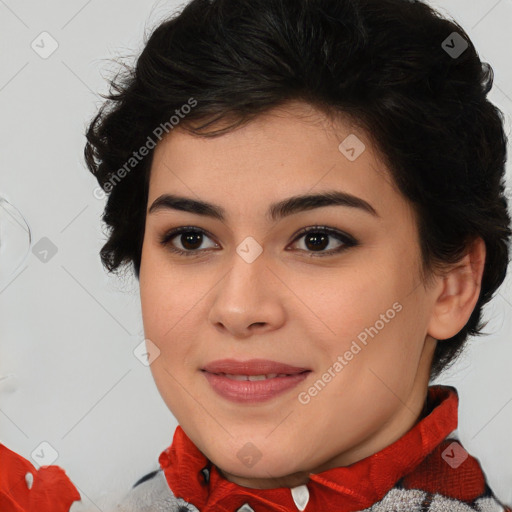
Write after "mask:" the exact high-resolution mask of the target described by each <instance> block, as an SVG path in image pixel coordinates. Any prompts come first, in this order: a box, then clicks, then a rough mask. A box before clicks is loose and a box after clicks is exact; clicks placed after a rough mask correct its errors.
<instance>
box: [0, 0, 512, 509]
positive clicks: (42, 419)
mask: <svg viewBox="0 0 512 512" xmlns="http://www.w3.org/2000/svg"><path fill="white" fill-rule="evenodd" d="M432 4H433V5H435V6H436V7H438V8H439V9H440V10H441V11H442V12H444V13H446V14H448V15H450V16H453V17H454V18H455V19H456V20H458V21H459V22H460V23H461V25H462V26H463V27H464V28H465V29H466V30H467V31H468V33H469V35H470V37H471V38H472V40H473V41H474V43H475V45H476V47H477V49H478V50H479V53H480V56H481V57H482V59H483V60H485V61H487V62H489V63H490V64H491V65H492V66H493V68H494V71H495V84H494V87H493V89H492V91H491V94H490V98H491V100H492V101H493V102H494V103H496V104H497V105H498V106H499V107H500V108H501V110H502V111H503V112H504V113H505V114H506V117H507V132H508V134H509V137H510V128H511V123H510V119H511V113H512V68H511V66H510V60H511V50H512V35H511V25H512V0H478V1H472V2H468V1H467V0H438V1H436V2H432ZM182 5H183V3H179V2H176V1H156V2H152V1H150V0H146V1H138V2H131V3H127V2H126V1H122V0H108V1H103V2H102V1H99V0H89V1H86V0H68V1H64V0H51V1H47V2H36V1H34V0H0V112H1V116H0V148H1V150H0V196H2V197H3V198H4V199H6V200H7V201H8V202H9V203H10V204H12V205H13V206H14V207H15V208H16V209H17V210H18V211H19V212H20V213H21V216H19V215H18V216H17V213H16V210H13V209H12V208H11V206H10V205H9V203H0V206H1V208H0V215H2V233H0V235H1V236H0V238H1V243H0V261H1V262H2V263H3V262H6V264H5V265H4V266H3V268H2V273H1V274H0V279H1V282H0V377H3V379H2V380H0V442H2V443H3V444H5V445H6V446H7V447H8V448H10V449H11V450H14V451H16V452H17V453H19V454H21V455H23V456H24V457H26V458H27V459H29V460H31V462H33V463H41V464H44V463H53V464H57V465H60V466H61V467H63V468H64V469H65V470H66V472H67V474H68V475H69V477H70V478H71V480H72V481H73V482H74V484H75V485H76V486H77V487H78V489H79V490H80V492H81V494H82V496H83V497H84V502H85V504H87V505H88V506H89V507H92V508H91V510H102V509H104V508H106V507H107V504H108V503H111V502H112V501H114V500H115V499H117V496H118V495H119V493H124V492H126V491H127V490H128V489H129V487H130V486H131V485H132V484H133V483H134V482H135V481H136V480H137V479H138V478H140V477H141V476H142V475H144V474H145V473H147V472H149V471H151V470H152V469H155V468H157V467H158V455H159V454H160V453H161V451H163V450H164V449H165V448H166V447H167V446H169V445H170V444H171V441H172V435H173V432H174V429H175V427H176V420H175V419H174V417H173V416H172V414H171V413H170V412H169V411H168V410H167V408H166V406H165V404H164V403H163V401H162V400H161V398H160V395H159V394H158V391H157V389H156V387H155V385H154V383H153V380H152V377H151V374H150V371H149V368H148V367H146V366H144V365H143V364H142V363H141V362H140V361H139V360H138V359H137V358H136V357H135V355H134V353H133V351H134V349H136V347H137V346H138V345H139V344H140V343H141V342H142V340H143V329H142V320H141V312H140V302H139V296H138V288H137V282H136V281H135V280H134V279H133V280H130V279H126V280H124V281H122V280H119V279H116V278H115V277H109V276H107V274H106V272H105V271H104V270H103V268H102V266H101V264H100V260H99V255H98V252H99V250H100V248H101V246H102V244H103V240H104V235H103V234H102V228H101V222H100V216H101V213H102V209H103V206H104V199H97V198H96V197H95V196H94V193H93V191H94V189H95V188H96V186H97V183H96V181H95V180H94V178H93V177H92V175H90V173H89V172H88V171H87V170H86V168H85V164H84V162H83V157H82V154H83V147H84V143H85V137H84V130H85V127H86V124H87V122H88V121H89V120H90V118H91V116H92V115H93V113H95V112H96V109H97V108H98V106H99V105H100V104H101V98H100V97H99V96H98V93H100V92H101V93H106V92H107V83H106V81H105V79H104V77H107V76H111V71H112V70H113V69H116V68H115V67H114V68H113V67H112V65H111V64H110V62H109V59H111V58H112V57H114V56H116V55H119V54H120V53H121V54H125V55H126V54H137V53H138V52H139V51H140V50H141V49H142V47H143V37H144V33H145V32H146V33H149V31H150V30H151V29H152V28H153V27H154V26H155V25H156V24H157V23H158V22H159V21H161V20H162V19H163V18H164V17H166V16H167V15H168V14H170V13H171V12H173V11H175V9H177V8H178V7H180V6H182ZM43 32H44V33H45V34H42V33H43ZM57 45H58V46H57ZM445 149H446V151H449V148H445ZM508 176H509V177H510V163H509V166H508ZM510 187H511V188H510V189H509V190H511V191H512V179H511V180H510ZM510 195H511V196H512V194H510ZM24 222H26V223H27V224H28V228H27V227H25V226H24ZM29 231H30V234H31V240H30V245H26V242H27V240H28V239H27V236H28V232H29ZM16 265H19V266H18V267H17V269H16V271H15V272H14V273H12V272H10V270H9V269H12V266H14V267H15V266H16ZM511 279H512V278H510V277H509V278H508V279H507V281H506V282H505V283H504V285H503V286H502V288H501V289H500V292H499V293H498V294H497V295H496V297H495V298H494V300H493V301H492V303H491V304H490V305H489V306H488V307H487V308H486V317H487V318H488V319H489V325H488V327H487V332H489V333H490V335H489V336H485V337H481V338H477V339H474V340H472V342H471V345H470V348H469V350H467V352H466V354H465V355H464V357H463V358H462V359H461V360H460V361H459V362H458V363H457V365H456V366H455V367H454V368H453V369H452V370H451V371H450V373H449V374H448V375H446V376H444V377H442V378H441V379H440V380H439V382H441V383H445V384H452V385H455V386H456V387H457V388H458V390H459V396H460V402H461V403H460V411H459V435H460V436H461V439H462V442H463V444H464V445H465V447H466V449H467V450H468V451H469V452H470V453H472V454H473V455H475V456H476V457H478V458H479V459H480V461H481V463H482V466H483V467H484V470H485V471H486V473H487V475H488V478H489V481H490V484H491V487H493V489H494V490H495V492H496V493H497V495H498V497H500V498H501V499H502V500H504V501H506V502H507V503H512V440H511V435H510V433H511V425H512V403H511V402H512V385H511V384H512V375H511V374H512V371H511V364H510V361H511V359H512V340H511V339H510V333H511V330H512V329H511V328H512V325H511V318H512V286H511ZM41 443H44V444H42V445H41ZM43 454H44V455H43ZM38 457H39V459H38ZM36 467H37V465H36ZM78 508H79V507H77V506H73V508H72V510H73V511H75V510H78Z"/></svg>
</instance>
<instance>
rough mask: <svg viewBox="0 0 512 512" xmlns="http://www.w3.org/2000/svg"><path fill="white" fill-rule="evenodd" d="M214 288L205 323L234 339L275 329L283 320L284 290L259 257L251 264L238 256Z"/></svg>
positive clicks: (281, 283)
mask: <svg viewBox="0 0 512 512" xmlns="http://www.w3.org/2000/svg"><path fill="white" fill-rule="evenodd" d="M230 263H231V268H230V269H229V270H228V271H227V273H226V274H225V275H224V277H223V278H222V279H221V280H220V282H219V283H218V285H217V286H216V287H215V288H214V291H213V299H212V304H211V308H210V311H209V321H210V322H211V323H212V325H214V326H215V328H216V329H220V330H221V331H223V333H224V334H229V335H231V336H232V337H236V338H247V337H249V336H251V335H252V334H255V333H258V334H263V333H265V332H268V331H272V330H274V329H279V328H280V327H281V326H282V325H283V323H284V321H285V317H286V314H285V312H286V310H285V301H286V296H287V293H286V292H288V293H289V290H287V288H286V286H285V285H284V284H283V282H282V281H281V280H280V279H278V277H276V274H275V271H274V270H272V269H271V268H270V267H269V265H268V262H267V261H266V258H265V257H264V256H263V254H261V255H260V256H259V257H258V258H256V259H255V260H254V261H252V262H250V263H249V262H248V261H246V260H245V259H244V258H242V257H241V256H239V255H238V254H234V256H233V259H232V260H231V262H230Z"/></svg>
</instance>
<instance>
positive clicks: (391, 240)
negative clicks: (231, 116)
mask: <svg viewBox="0 0 512 512" xmlns="http://www.w3.org/2000/svg"><path fill="white" fill-rule="evenodd" d="M351 133H352V134H356V135H357V137H358V138H359V139H360V140H362V141H363V142H364V144H365V146H366V149H365V151H364V152H363V153H362V154H361V155H360V156H359V157H358V158H357V159H356V160H355V161H349V160H348V159H347V158H346V157H345V156H344V155H343V154H342V153H341V152H340V150H339V149H338V145H339V144H340V142H341V141H343V140H344V139H345V138H346V137H347V136H348V135H349V134H351ZM331 189H335V190H342V191H345V192H349V193H351V194H353V195H356V196H358V197H360V198H362V199H364V200H365V201H367V202H368V203H370V204H371V205H372V206H373V208H374V209H375V210H376V211H377V213H378V215H379V216H372V215H370V214H369V213H366V212H364V211H363V210H360V209H356V208H351V207H347V206H327V207H322V208H317V209H313V210H309V211H303V212H300V213H297V214H295V215H291V216H289V217H285V218H283V219H281V220H279V221H277V222H270V221H268V220H267V219H266V217H265V213H266V211H267V208H268V206H269V204H270V203H272V202H275V201H278V200H282V199H285V198H288V197H290V196H292V195H298V194H305V193H314V192H320V191H325V190H331ZM165 193H173V194H179V195H183V196H186V197H190V198H192V199H201V200H204V201H208V202H211V203H215V204H218V205H220V206H222V207H223V208H224V209H225V211H226V220H225V221H224V222H221V221H220V220H216V219H213V218H207V217H203V216H201V215H197V214H194V213H189V212H182V211H176V210H171V209H169V210H160V211H158V212H154V213H151V214H149V213H148V215H147V219H146V229H145V235H144V243H143V248H142V263H141V269H140V279H139V283H140V294H141V304H142V315H143V323H144V332H145V336H146V338H148V339H150V340H151V341H152V343H154V344H155V345H156V346H157V347H158V348H159V350H160V355H159V357H157V358H156V359H155V360H154V362H153V363H152V364H151V371H152V374H153V377H154V379H155V383H156V385H157V387H158V390H159V392H160V394H161V396H162V398H163V400H164V401H165V403H166V404H167V406H168V407H169V409H170V410H171V412H172V413H173V415H174V416H175V417H176V419H177V421H178V422H179V424H180V425H181V426H182V428H183V429H184V431H185V432H186V434H187V435H188V436H189V438H190V439H191V440H192V441H193V442H194V444H195V445H196V446H197V447H198V448H199V450H201V452H202V453H203V454H204V455H205V456H206V457H207V458H208V459H210V460H211V461H212V462H213V463H214V464H215V465H216V466H217V468H218V469H219V471H220V472H221V474H222V475H223V476H224V477H225V478H227V479H228V480H230V481H232V482H235V483H237V484H240V485H243V486H246V487H251V488H260V489H264V488H273V487H281V486H283V487H294V486H297V485H300V484H304V483H307V481H308V478H309V477H308V475H309V473H318V472H320V471H324V470H327V469H330V468H333V467H337V466H346V465H349V464H352V463H354V462H356V461H358V460H361V459H363V458H365V457H367V456H369V455H372V454H374V453H376V452H377V451H379V450H381V449H383V448H384V447H386V446H388V445H389V444H391V443H393V442H394V441H396V440H397V439H398V438H400V437H401V436H402V435H403V434H405V433H406V432H407V431H408V430H409V429H411V428H412V427H413V426H414V424H415V423H416V422H417V421H419V419H421V413H422V408H423V406H424V403H425V398H426V393H427V386H428V380H429V371H430V366H431V361H432V356H433V352H434V349H435V346H436V343H437V342H439V343H443V341H437V340H443V339H447V338H449V337H451V336H453V335H455V334H456V333H457V332H459V331H460V329H462V327H463V326H464V325H465V323H466V322H467V320H468V319H469V317H470V315H471V312H472V311H473V308H474V306H475V304H476V302H477V299H478V295H479V291H480V284H481V276H482V272H483V264H484V261H485V244H484V243H483V241H482V240H481V239H477V241H476V242H475V243H474V244H473V245H472V246H471V247H470V250H468V253H467V255H466V256H465V257H464V259H462V260H461V261H460V262H459V264H457V265H454V266H453V267H452V268H447V269H446V272H445V274H444V275H443V276H442V277H441V276H437V277H436V278H435V280H434V281H433V282H432V283H429V286H426V285H425V284H424V283H423V282H422V281H421V278H420V273H419V270H420V249H419V239H418V231H417V227H416V217H415V214H414V211H413V210H412V207H411V206H410V204H409V203H408V201H407V200H406V199H405V198H404V197H403V196H402V195H401V194H400V193H399V192H398V190H397V189H396V188H395V187H394V186H393V183H392V181H391V179H390V175H389V172H388V170H387V169H386V167H385V166H384V165H383V163H382V161H381V159H380V158H379V155H378V152H377V150H376V149H375V147H374V146H373V144H372V143H371V141H370V139H369V137H368V136H367V135H366V134H365V133H364V132H363V131H362V130H361V129H359V128H356V127H354V126H353V125H351V124H350V123H349V122H348V120H346V119H339V120H336V121H330V120H328V119H327V118H326V117H325V115H324V114H322V113H321V112H320V111H318V110H316V109H315V108H313V107H312V106H310V105H308V104H305V103H300V102H289V103H287V104H284V105H282V106H281V107H280V108H276V109H273V110H271V111H269V112H267V113H265V114H263V115H261V116H259V117H258V118H257V119H256V120H253V121H251V122H250V123H249V124H247V125H245V126H244V127H242V128H239V129H237V130H235V131H233V132H230V133H227V134H224V135H222V136H220V137H215V138H209V139H208V138H201V137H195V136H192V135H190V134H188V133H186V132H185V131H183V130H182V129H180V128H179V127H178V128H175V129H174V130H173V131H172V132H170V134H169V135H168V136H167V137H166V138H164V139H162V141H161V142H160V143H159V144H158V146H157V147H156V149H155V154H154V159H153V164H152V168H151V176H150V187H149V197H148V210H149V207H150V206H151V204H152V203H153V201H154V200H155V199H156V198H158V197H159V196H160V195H162V194H165ZM315 224H318V225H321V226H328V227H331V228H333V229H338V230H340V231H342V232H345V233H347V234H349V235H350V236H352V237H354V238H355V239H356V240H357V241H358V243H359V244H358V245H357V246H354V247H350V246H348V247H347V248H346V250H344V251H342V252H340V253H338V254H332V255H330V256H324V257H318V256H317V257H315V256H313V257H311V254H318V252H317V251H319V252H322V251H323V252H324V253H325V252H328V251H330V250H331V249H335V248H337V247H340V246H341V245H343V242H340V241H338V240H337V239H336V238H335V237H332V236H329V238H328V245H327V243H326V245H324V246H322V248H321V249H319V250H318V249H315V247H314V244H311V243H308V237H307V236H301V237H300V238H298V239H297V238H296V233H297V232H298V231H299V230H300V229H302V228H304V227H309V226H314V225H315ZM179 226H194V227H196V228H201V229H203V230H205V231H206V234H205V235H204V236H203V238H202V242H201V241H199V242H198V243H197V245H196V246H190V245H189V246H185V245H183V240H184V238H183V237H182V236H181V235H177V236H175V237H174V238H173V239H172V240H171V242H169V244H172V245H173V246H174V247H176V248H179V249H182V250H183V249H184V248H186V247H188V248H189V249H188V250H190V247H192V248H194V247H199V252H198V253H196V254H199V256H197V257H186V256H180V255H176V254H173V253H172V252H170V250H169V249H168V248H166V247H164V246H162V245H161V244H159V237H160V236H162V235H163V234H165V233H166V232H168V231H169V230H170V229H171V228H176V227H179ZM208 233H209V234H211V236H210V235H209V234H208ZM248 236H251V237H253V238H254V239H255V240H256V241H257V242H258V243H259V245H260V246H261V247H262V248H263V249H264V250H263V252H262V253H261V254H260V255H259V257H258V258H256V260H255V261H254V262H252V263H247V262H246V261H245V260H244V259H242V258H241V257H240V256H239V255H238V254H237V252H236V248H237V246H238V245H239V244H240V243H241V242H242V241H243V240H244V239H245V238H246V237H248ZM185 243H186V240H185ZM286 248H288V250H286ZM185 250H186V249H185ZM394 303H399V304H400V305H401V310H400V312H397V313H396V315H394V318H393V319H392V320H389V321H388V322H386V323H385V326H384V327H383V328H381V329H380V330H379V331H378V334H377V335H375V336H374V337H373V338H371V337H369V338H368V342H367V345H362V344H361V343H359V345H361V347H362V349H361V350H360V351H359V352H358V353H357V355H355V356H354V357H353V358H352V360H350V361H347V364H346V365H345V366H344V367H343V369H342V370H341V371H339V372H338V373H336V376H335V377H334V378H332V379H331V381H330V382H329V383H328V384H327V385H326V386H325V387H324V388H323V389H321V391H320V392H318V393H317V394H316V396H314V397H311V400H310V401H309V402H308V403H307V404H303V403H300V402H299V400H298V394H299V393H300V392H304V391H305V392H307V390H308V389H309V388H310V387H311V386H312V385H313V383H314V382H315V381H318V379H319V378H321V377H322V375H323V374H324V373H325V372H326V371H327V370H328V368H329V367H331V368H332V366H333V363H334V362H335V361H336V360H337V358H338V356H339V355H343V354H344V353H345V352H346V351H347V350H349V349H350V346H351V343H352V342H353V341H354V340H357V336H358V334H360V333H361V332H362V331H364V329H365V328H369V327H370V326H374V325H375V323H376V321H377V320H379V319H380V318H381V316H380V315H381V314H385V313H386V311H387V310H389V309H390V308H392V305H393V304H394ZM223 358H235V359H238V360H247V359H252V358H265V359H271V360H275V361H280V362H284V363H288V364H292V365H295V366H303V367H307V368H310V369H311V370H312V372H311V373H310V374H309V375H308V377H307V379H306V380H305V381H304V382H303V383H301V384H299V386H297V387H295V388H293V389H292V390H290V391H287V392H285V393H283V394H281V395H279V396H277V397H275V398H273V399H271V400H268V401H266V402H263V403H260V404H236V403H234V402H231V401H229V400H226V399H224V398H223V397H221V396H219V395H218V394H217V393H215V391H214V390H213V389H212V388H211V387H210V385H209V383H208V381H207V380H206V378H205V377H204V375H203V373H202V372H201V371H200V369H201V368H202V367H203V366H204V365H205V364H206V363H208V362H211V361H213V360H217V359H223ZM248 442H251V443H252V444H253V445H255V446H256V448H257V450H258V451H259V452H260V453H261V458H260V460H259V461H258V462H257V463H256V464H254V465H253V466H252V467H248V466H247V465H246V464H244V463H243V462H242V461H241V460H240V459H239V458H238V457H237V453H238V452H239V450H240V449H241V448H242V447H243V446H244V445H245V444H246V443H248Z"/></svg>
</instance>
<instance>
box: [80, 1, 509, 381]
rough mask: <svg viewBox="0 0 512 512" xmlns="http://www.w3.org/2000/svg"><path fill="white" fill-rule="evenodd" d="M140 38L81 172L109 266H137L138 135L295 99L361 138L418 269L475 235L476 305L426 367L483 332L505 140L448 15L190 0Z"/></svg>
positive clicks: (144, 174)
mask: <svg viewBox="0 0 512 512" xmlns="http://www.w3.org/2000/svg"><path fill="white" fill-rule="evenodd" d="M454 33H455V34H454ZM144 43H145V44H144V48H143V50H142V52H141V54H140V56H138V58H137V59H136V62H135V64H134V65H132V66H127V65H124V72H123V71H122V70H121V71H118V72H117V74H116V76H115V77H114V78H113V79H111V80H109V83H110V90H109V93H108V94H107V95H103V98H104V99H105V101H104V103H103V104H102V106H101V107H100V109H99V111H98V112H97V114H96V115H95V116H94V117H93V119H92V120H91V122H90V124H89V126H88V127H87V130H86V137H87V143H86V145H85V149H84V155H85V160H86V163H87V166H88V169H89V170H90V171H91V172H92V173H93V174H94V176H95V177H96V179H97V180H98V183H99V186H100V187H101V189H102V190H101V191H102V193H104V192H105V193H106V192H108V199H107V202H106V206H105V210H104V213H103V217H102V219H103V222H104V223H105V224H106V225H107V226H108V240H107V241H106V243H105V244H104V246H103V247H102V249H101V252H100V255H101V260H102V263H103V265H104V266H105V267H106V269H108V271H109V272H113V271H116V270H117V269H118V267H120V266H121V265H124V264H130V263H131V264H132V265H133V269H134V271H135V275H136V277H137V279H139V270H140V263H141V251H142V242H143V238H144V227H145V215H146V208H147V199H148V184H149V175H150V169H151V162H152V156H153V148H154V146H155V145H156V143H157V142H155V140H154V138H153V136H154V137H155V138H158V139H159V140H160V139H161V135H162V134H163V132H164V131H165V132H166V133H170V132H171V131H172V129H174V127H175V126H176V124H178V123H179V126H180V128H183V129H185V130H187V131H188V132H189V133H192V134H195V135H199V136H203V137H217V136H221V135H222V134H224V133H226V132H228V131H230V130H234V129H236V128H237V127H239V126H242V125H244V124H246V123H248V122H250V121H251V120H252V119H254V118H255V117H256V116H258V115H259V114H261V113H264V112H266V111H268V110H270V109H272V108H273V107H278V106H280V105H281V104H283V103H284V102H286V101H288V100H300V101H304V102H308V103H309V104H311V105H313V106H316V107H317V108H318V109H320V110H321V111H322V112H325V114H326V115H328V116H335V115H344V116H348V117H349V118H350V119H354V120H355V121H356V122H357V123H358V124H359V126H361V127H362V128H363V129H364V130H365V132H366V133H367V135H368V137H370V138H371V140H372V142H373V143H374V144H375V147H376V148H377V149H378V151H379V153H380V154H381V155H382V157H383V159H384V161H385V162H384V163H385V164H386V165H387V167H388V169H389V170H390V173H391V176H392V179H393V181H394V183H395V184H396V186H397V187H398V189H399V191H400V192H401V193H402V194H403V196H404V197H405V198H407V199H408V200H409V201H410V203H411V205H412V206H413V208H414V210H415V212H416V215H417V219H418V220H417V225H418V233H419V236H420V241H421V243H420V246H421V247H420V249H421V257H422V262H421V263H422V265H421V266H422V269H423V270H422V272H423V277H424V278H425V279H428V278H429V276H430V277H431V276H432V275H434V272H436V271H442V269H443V268H445V266H446V265H450V264H453V263H456V262H458V261H459V260H460V259H461V257H463V256H464V254H465V253H466V252H467V249H468V244H470V243H471V242H472V241H474V240H475V239H476V238H477V237H481V238H482V239H483V240H484V242H485V245H486V262H485V268H484V272H483V278H482V284H481V291H480V295H479V298H478V302H477V304H476V306H475V308H474V310H473V312H472V314H471V317H470V318H469V320H468V322H467V324H466V325H465V326H464V328H463V329H462V330H461V331H459V332H458V333H457V334H456V335H455V336H453V337H452V338H449V339H447V340H445V341H443V343H437V347H436V350H435V354H434V358H433V361H432V366H431V373H430V376H431V379H433V378H435V377H437V376H438V375H439V374H440V373H441V372H442V371H443V370H444V369H445V368H447V367H448V366H450V365H451V364H452V363H453V361H454V360H455V359H456V358H457V356H458V355H459V354H460V352H461V351H462V348H463V346H464V345H465V342H466V340H467V338H468V336H471V335H481V334H482V332H481V330H482V329H483V327H485V326H486V325H487V322H485V323H482V322H481V315H482V307H483V306H484V305H485V304H486V303H487V302H489V301H490V300H491V298H492V296H493V294H494V292H495V291H496V290H497V289H498V287H499V286H500V285H501V283H502V282H503V280H504V279H505V276H506V272H507V266H508V262H509V244H510V236H511V230H510V216H509V212H508V208H507V201H506V198H505V185H504V173H505V163H506V158H507V137H506V135H505V132H504V128H503V123H504V119H503V114H502V112H501V111H500V110H499V109H498V108H497V107H496V106H494V105H493V104H491V103H490V102H489V101H488V100H487V93H488V92H489V91H490V89H491V87H492V83H493V70H492V68H491V66H490V65H488V64H487V63H482V62H481V61H480V59H479V56H478V54H477V52H476V50H475V48H474V46H473V44H472V42H471V40H470V38H469V37H468V35H467V34H466V32H465V31H464V30H463V28H462V27H460V26H459V25H458V24H457V23H456V22H455V21H453V20H449V19H447V18H445V17H443V16H441V15H440V14H439V13H438V12H437V11H435V10H433V9H432V8H431V7H429V6H428V5H426V4H424V3H422V2H421V1H417V0H416V1H414V0H412V1H411V0H192V1H191V2H189V3H188V4H187V5H185V7H184V8H183V10H182V11H181V12H176V13H174V14H173V15H171V17H169V18H168V19H166V20H164V21H163V22H161V23H160V24H159V25H158V26H157V27H156V28H155V29H154V30H153V31H152V33H151V35H150V36H149V37H145V41H144ZM219 121H228V124H227V126H224V127H223V128H222V129H217V130H215V129H214V128H215V127H216V126H218V124H217V123H218V122H219ZM224 125H225V123H224ZM139 152H140V155H142V156H140V155H139ZM128 162H129V166H128V165H127V163H128Z"/></svg>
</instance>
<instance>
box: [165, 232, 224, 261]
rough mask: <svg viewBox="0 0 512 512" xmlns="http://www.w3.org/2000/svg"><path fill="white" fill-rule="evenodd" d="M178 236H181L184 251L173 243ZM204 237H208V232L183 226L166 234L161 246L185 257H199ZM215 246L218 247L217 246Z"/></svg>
mask: <svg viewBox="0 0 512 512" xmlns="http://www.w3.org/2000/svg"><path fill="white" fill-rule="evenodd" d="M178 235H181V236H180V237H179V238H178V240H179V242H180V243H181V245H182V247H183V249H179V248H176V247H175V246H174V245H173V244H172V242H171V241H172V239H173V238H177V237H178ZM204 235H206V232H205V231H203V230H202V229H200V228H195V227H193V226H181V227H179V228H175V229H171V231H169V232H167V233H164V235H163V236H162V237H161V238H160V240H159V242H160V244H161V245H163V246H165V247H167V248H168V249H169V250H170V251H171V252H174V253H176V254H180V255H183V256H197V255H198V254H197V253H198V252H200V251H199V249H198V247H199V246H200V245H201V243H202V238H203V236H204ZM214 245H215V246H217V247H218V245H217V244H214ZM203 250H204V249H203Z"/></svg>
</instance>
